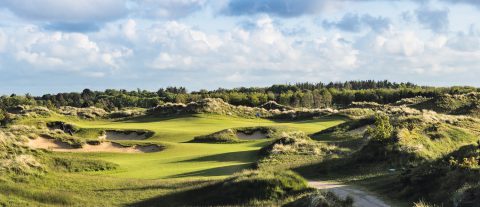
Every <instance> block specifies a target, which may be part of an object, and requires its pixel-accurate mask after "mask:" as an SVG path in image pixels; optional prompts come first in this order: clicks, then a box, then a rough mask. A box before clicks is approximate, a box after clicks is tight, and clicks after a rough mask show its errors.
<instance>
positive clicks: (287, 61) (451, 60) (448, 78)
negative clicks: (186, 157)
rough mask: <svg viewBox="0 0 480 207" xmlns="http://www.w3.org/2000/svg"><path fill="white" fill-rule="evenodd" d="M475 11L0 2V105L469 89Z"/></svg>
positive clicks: (479, 40) (423, 4)
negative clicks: (128, 92) (8, 100)
mask: <svg viewBox="0 0 480 207" xmlns="http://www.w3.org/2000/svg"><path fill="white" fill-rule="evenodd" d="M479 19H480V1H476V0H317V1H312V0H215V1H214V0H102V1H97V0H75V1H74V0H2V1H1V2H0V74H1V75H0V94H10V93H18V94H23V93H27V92H28V93H32V94H37V95H38V94H43V93H54V92H66V91H80V90H82V89H84V88H91V89H95V90H103V89H106V88H125V89H136V88H141V89H148V90H156V89H158V88H160V87H166V86H186V87H187V88H188V89H190V90H198V89H215V88H218V87H226V88H231V87H237V86H267V85H271V84H279V83H280V84H281V83H295V82H303V81H309V82H318V81H323V82H328V81H344V80H363V79H376V80H383V79H388V80H391V81H410V82H414V83H418V84H422V85H436V86H447V85H473V86H480V82H479V81H478V77H479V75H478V74H479V73H480V23H478V21H477V20H479Z"/></svg>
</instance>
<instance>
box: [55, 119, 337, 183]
mask: <svg viewBox="0 0 480 207" xmlns="http://www.w3.org/2000/svg"><path fill="white" fill-rule="evenodd" d="M48 119H49V120H59V121H67V122H70V123H74V124H75V125H77V126H79V127H82V128H109V129H146V130H151V131H154V132H155V135H154V136H153V137H151V138H149V139H146V140H143V141H144V142H156V143H161V144H163V145H166V146H167V149H165V150H164V151H161V152H157V153H139V154H121V153H74V155H75V156H81V157H92V158H97V159H103V160H106V161H110V162H113V163H117V164H119V165H120V167H119V169H118V170H115V171H108V172H95V173H92V174H99V175H107V176H112V177H123V178H144V179H162V178H170V179H174V178H186V177H188V178H199V177H212V178H213V177H223V176H228V175H231V174H232V173H234V172H237V171H239V170H242V169H245V168H248V167H250V166H251V164H252V163H253V162H255V161H256V159H257V151H258V149H260V148H261V147H262V146H264V145H265V144H266V143H267V142H268V140H255V141H249V142H245V143H237V144H208V143H186V142H187V141H190V140H192V139H193V137H195V136H198V135H205V134H210V133H213V132H216V131H219V130H223V129H227V128H235V127H252V126H285V127H291V128H294V129H297V130H301V131H304V132H306V133H313V132H317V131H320V130H322V129H325V128H327V127H331V126H335V125H338V124H340V123H342V122H344V121H345V120H344V119H342V118H324V119H315V120H308V121H292V122H275V121H271V120H266V119H246V118H237V117H228V116H220V115H208V114H201V115H190V116H180V117H172V118H140V119H132V120H126V121H105V120H100V121H87V120H66V119H65V118H64V117H51V118H48ZM136 142H138V141H136Z"/></svg>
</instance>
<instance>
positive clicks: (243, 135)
mask: <svg viewBox="0 0 480 207" xmlns="http://www.w3.org/2000/svg"><path fill="white" fill-rule="evenodd" d="M237 137H238V138H239V139H249V140H253V139H265V138H267V135H266V134H265V133H262V132H261V131H255V132H254V133H253V134H246V133H243V132H237Z"/></svg>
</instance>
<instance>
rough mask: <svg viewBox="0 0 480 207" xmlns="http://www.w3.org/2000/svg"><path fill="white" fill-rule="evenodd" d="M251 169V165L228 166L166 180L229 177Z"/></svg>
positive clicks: (182, 174)
mask: <svg viewBox="0 0 480 207" xmlns="http://www.w3.org/2000/svg"><path fill="white" fill-rule="evenodd" d="M252 167H254V164H253V163H246V164H238V165H229V166H223V167H214V168H209V169H205V170H198V171H194V172H188V173H181V174H176V175H172V176H168V177H167V178H185V177H192V176H201V177H208V176H224V175H231V174H233V173H236V172H239V171H241V170H244V169H248V168H252Z"/></svg>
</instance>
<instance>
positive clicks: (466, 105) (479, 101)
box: [412, 93, 480, 117]
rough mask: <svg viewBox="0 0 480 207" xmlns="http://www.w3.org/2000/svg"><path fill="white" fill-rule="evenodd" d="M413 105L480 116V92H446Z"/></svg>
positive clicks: (437, 110)
mask: <svg viewBox="0 0 480 207" xmlns="http://www.w3.org/2000/svg"><path fill="white" fill-rule="evenodd" d="M412 107H414V108H417V109H428V110H433V111H436V112H439V113H445V114H455V115H469V116H474V117H480V93H468V94H460V95H449V94H445V95H441V96H437V97H435V98H433V99H430V100H427V101H424V102H421V103H418V104H414V105H412Z"/></svg>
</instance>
